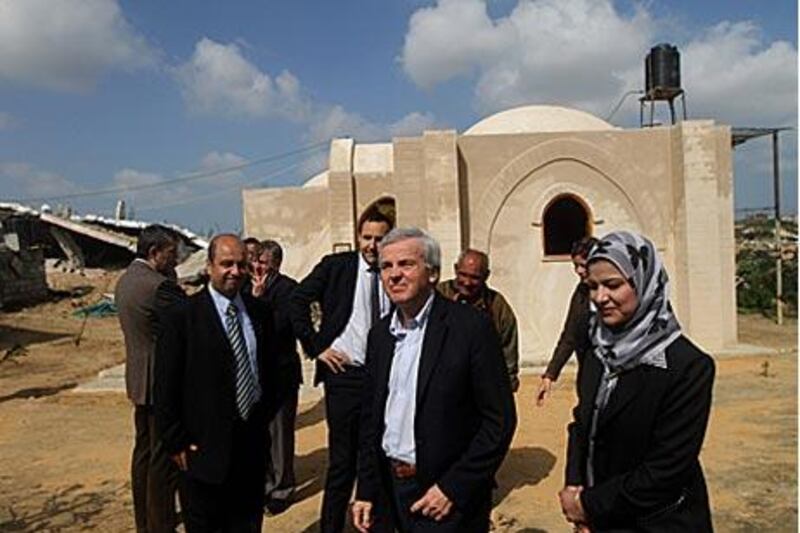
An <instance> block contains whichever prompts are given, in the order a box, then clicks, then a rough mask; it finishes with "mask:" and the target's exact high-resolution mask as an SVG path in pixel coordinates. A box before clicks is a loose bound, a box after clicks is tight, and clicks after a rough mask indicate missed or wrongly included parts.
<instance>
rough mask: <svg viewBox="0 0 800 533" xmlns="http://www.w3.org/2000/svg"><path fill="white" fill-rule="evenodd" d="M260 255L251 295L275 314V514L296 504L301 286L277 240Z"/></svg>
mask: <svg viewBox="0 0 800 533" xmlns="http://www.w3.org/2000/svg"><path fill="white" fill-rule="evenodd" d="M259 250H260V254H259V257H258V259H257V261H256V267H255V268H254V269H253V274H252V276H251V282H250V291H251V294H252V295H253V296H254V297H256V298H260V299H262V300H263V301H264V302H266V303H267V304H268V305H269V306H270V308H271V309H272V312H273V320H274V325H275V327H274V330H275V349H274V353H275V360H276V363H275V368H276V378H275V382H276V383H277V386H278V390H277V392H276V395H277V398H278V405H277V412H276V413H275V418H273V419H272V422H270V424H269V436H270V441H271V445H270V448H269V449H268V450H267V453H268V459H269V462H268V464H267V482H266V485H265V487H264V496H265V498H266V501H265V503H264V505H265V507H266V508H267V510H268V511H269V512H270V513H271V514H279V513H282V512H283V511H285V510H286V509H287V508H288V507H289V505H291V503H292V496H293V495H294V489H295V478H294V425H295V420H296V419H297V400H298V388H299V387H300V384H301V383H302V382H303V372H302V367H301V365H300V355H299V354H298V353H297V338H296V337H295V335H294V330H293V329H292V323H291V320H290V319H289V298H290V297H291V295H292V291H294V289H295V287H297V282H296V281H295V280H294V279H292V278H290V277H289V276H287V275H285V274H282V273H281V263H282V262H283V249H282V248H281V245H280V244H278V243H277V242H275V241H273V240H266V241H263V242H261V243H260V244H259Z"/></svg>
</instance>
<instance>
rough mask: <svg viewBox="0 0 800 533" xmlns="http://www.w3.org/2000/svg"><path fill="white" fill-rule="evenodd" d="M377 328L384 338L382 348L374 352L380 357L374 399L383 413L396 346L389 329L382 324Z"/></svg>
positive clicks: (376, 366)
mask: <svg viewBox="0 0 800 533" xmlns="http://www.w3.org/2000/svg"><path fill="white" fill-rule="evenodd" d="M379 327H380V328H381V334H382V335H383V336H384V341H383V342H381V343H380V345H381V346H384V348H383V349H381V350H378V351H377V352H376V353H378V354H379V355H380V358H379V359H378V364H377V365H375V373H376V375H375V384H376V386H377V390H376V391H375V397H376V399H377V400H378V405H379V406H380V407H381V410H380V412H381V413H383V411H384V409H385V407H386V400H387V397H388V395H389V374H390V373H391V371H392V361H393V360H394V348H395V345H396V344H397V340H396V339H395V338H394V335H392V334H391V333H389V328H384V327H383V324H381V325H380V326H379ZM381 420H382V419H381Z"/></svg>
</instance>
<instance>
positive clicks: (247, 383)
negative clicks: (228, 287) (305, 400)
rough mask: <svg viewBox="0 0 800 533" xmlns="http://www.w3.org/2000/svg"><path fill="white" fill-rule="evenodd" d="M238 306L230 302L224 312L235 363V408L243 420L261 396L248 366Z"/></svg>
mask: <svg viewBox="0 0 800 533" xmlns="http://www.w3.org/2000/svg"><path fill="white" fill-rule="evenodd" d="M238 311H239V310H238V308H237V307H236V305H234V304H233V303H231V304H230V305H228V309H227V310H226V312H225V315H226V316H225V325H226V327H227V329H228V339H230V341H231V348H233V356H234V361H235V363H236V408H237V409H238V411H239V415H240V416H241V417H242V419H243V420H247V417H248V416H250V410H251V409H252V408H253V405H254V404H255V403H256V402H257V401H258V399H259V398H260V397H261V387H260V385H259V384H258V380H257V379H256V377H255V376H254V375H253V369H252V368H251V367H250V358H249V356H248V354H247V343H246V342H245V340H244V333H242V325H241V324H240V323H239V315H238Z"/></svg>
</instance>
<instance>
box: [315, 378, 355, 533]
mask: <svg viewBox="0 0 800 533" xmlns="http://www.w3.org/2000/svg"><path fill="white" fill-rule="evenodd" d="M364 375H365V370H364V368H363V367H347V371H345V372H343V373H339V374H333V373H331V372H329V371H328V372H326V375H325V413H326V418H327V421H328V473H327V476H326V477H325V494H324V495H323V497H322V516H321V517H320V526H321V527H320V529H321V531H322V532H323V533H328V532H332V533H339V532H341V531H342V530H343V529H344V524H345V519H346V516H347V510H348V505H349V503H350V497H351V495H352V493H353V486H354V485H355V479H356V459H357V457H358V434H359V431H358V429H359V423H360V420H359V418H360V416H361V392H362V389H363V385H364Z"/></svg>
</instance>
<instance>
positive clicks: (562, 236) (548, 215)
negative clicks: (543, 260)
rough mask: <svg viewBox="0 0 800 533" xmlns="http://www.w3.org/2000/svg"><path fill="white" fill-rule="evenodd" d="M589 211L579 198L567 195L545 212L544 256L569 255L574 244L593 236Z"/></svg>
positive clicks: (559, 197)
mask: <svg viewBox="0 0 800 533" xmlns="http://www.w3.org/2000/svg"><path fill="white" fill-rule="evenodd" d="M590 220H591V219H590V217H589V209H588V208H587V207H586V204H584V203H583V201H581V200H580V199H579V198H578V197H577V196H573V195H571V194H565V195H562V196H558V197H556V198H555V199H553V201H551V202H550V203H549V204H548V206H547V207H546V208H545V210H544V216H543V217H542V222H543V224H542V225H543V226H544V232H543V234H544V255H569V253H570V250H571V248H572V243H573V242H575V241H577V240H578V239H580V238H582V237H585V236H587V235H590V234H591V229H592V228H591V223H590Z"/></svg>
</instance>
